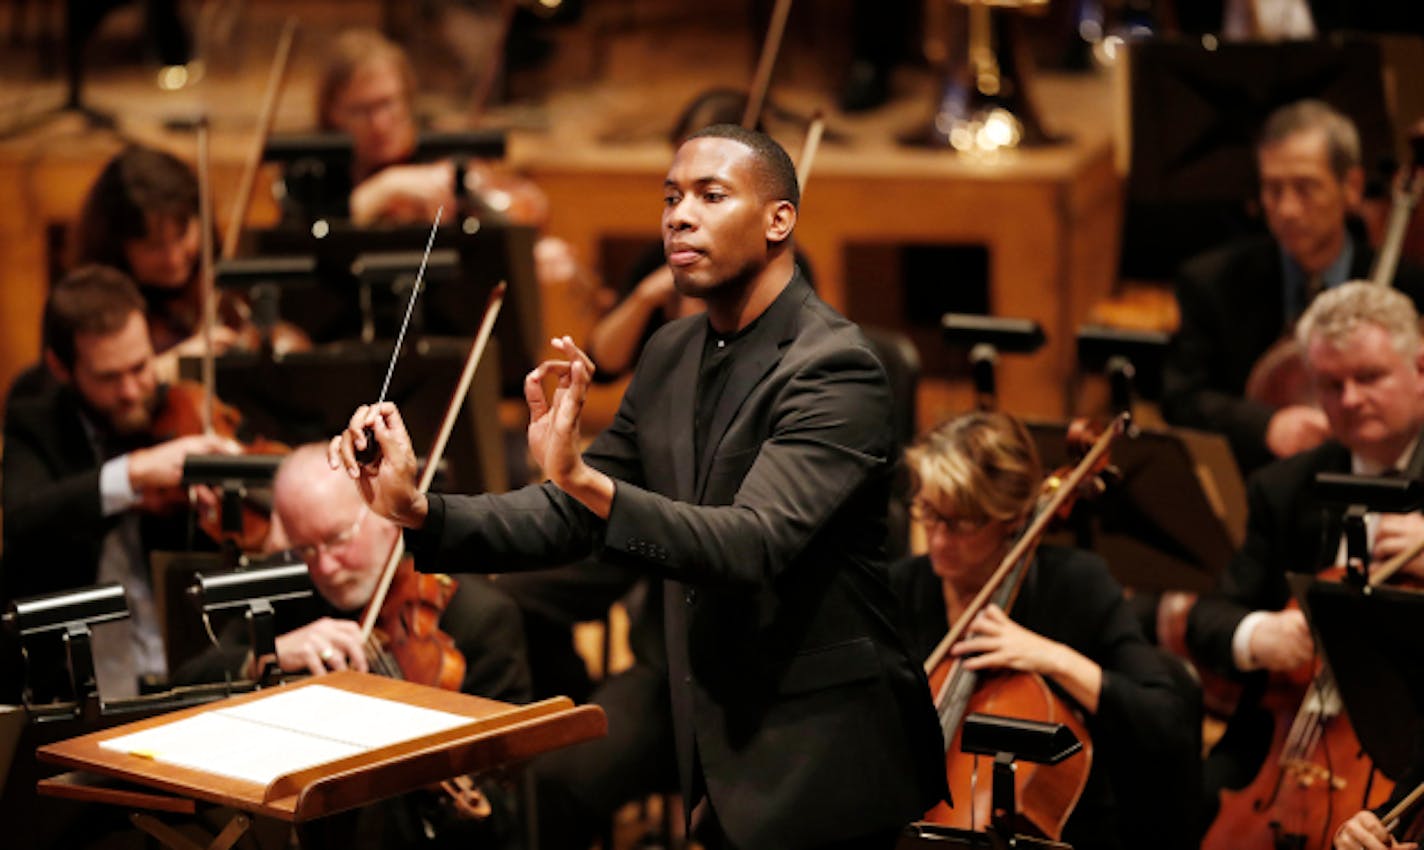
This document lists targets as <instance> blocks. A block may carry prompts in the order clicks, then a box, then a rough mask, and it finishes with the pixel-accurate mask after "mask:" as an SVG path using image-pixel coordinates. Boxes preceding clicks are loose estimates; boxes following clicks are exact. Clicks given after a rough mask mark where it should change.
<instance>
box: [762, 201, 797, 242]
mask: <svg viewBox="0 0 1424 850" xmlns="http://www.w3.org/2000/svg"><path fill="white" fill-rule="evenodd" d="M795 230H796V206H795V205H794V204H792V203H791V202H790V201H775V202H773V203H772V205H771V207H770V215H769V216H768V217H767V222H766V241H768V242H785V241H786V240H787V239H790V238H791V234H792V233H793V232H794V231H795Z"/></svg>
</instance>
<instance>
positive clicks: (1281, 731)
mask: <svg viewBox="0 0 1424 850" xmlns="http://www.w3.org/2000/svg"><path fill="white" fill-rule="evenodd" d="M1420 552H1424V539H1422V540H1420V541H1418V542H1417V543H1415V544H1413V545H1412V546H1409V547H1407V548H1406V549H1404V550H1403V551H1401V552H1399V553H1398V554H1397V555H1395V556H1394V557H1392V558H1390V559H1389V560H1388V561H1386V562H1385V563H1384V564H1382V565H1380V566H1379V567H1376V568H1375V569H1373V570H1371V571H1370V575H1369V580H1368V581H1369V586H1370V587H1380V586H1383V585H1384V584H1385V583H1386V582H1389V581H1390V580H1391V579H1392V578H1394V577H1395V575H1396V574H1397V573H1398V572H1399V571H1400V570H1401V569H1403V567H1404V566H1405V565H1406V564H1407V563H1409V562H1410V561H1411V560H1413V559H1414V558H1415V557H1416V556H1417V555H1418V554H1419V553H1420ZM1343 574H1344V568H1343V567H1340V566H1335V567H1331V568H1330V569H1328V570H1325V571H1324V572H1322V573H1321V574H1320V577H1321V578H1322V579H1324V580H1332V579H1333V580H1338V579H1339V578H1340V577H1341V576H1342V575H1343ZM1290 605H1291V606H1294V605H1296V602H1295V601H1294V600H1292V601H1291V603H1290ZM1261 706H1262V708H1263V709H1265V710H1266V711H1268V712H1270V714H1271V715H1272V720H1273V722H1274V724H1275V726H1274V731H1273V735H1272V739H1271V749H1270V751H1269V752H1268V754H1267V756H1266V760H1265V762H1264V763H1263V765H1262V768H1261V770H1259V771H1258V772H1257V774H1256V777H1255V779H1253V780H1252V781H1251V783H1250V784H1249V785H1247V786H1246V787H1245V788H1242V789H1240V790H1237V791H1231V790H1228V791H1224V792H1222V797H1221V811H1220V814H1219V815H1218V816H1217V819H1216V821H1215V822H1214V823H1213V824H1212V826H1211V828H1210V830H1208V832H1207V834H1206V837H1205V839H1204V840H1203V841H1202V847H1203V848H1204V850H1218V848H1219V850H1228V848H1230V850H1237V848H1243V850H1256V849H1257V848H1259V850H1273V848H1277V847H1282V846H1289V847H1297V848H1320V850H1328V848H1329V847H1330V845H1331V841H1332V839H1333V836H1334V835H1335V833H1336V832H1338V831H1339V829H1340V826H1341V825H1342V824H1343V823H1344V822H1345V820H1347V819H1348V818H1349V816H1350V815H1351V814H1352V813H1353V812H1356V811H1358V810H1360V809H1369V808H1376V807H1378V806H1380V805H1383V803H1384V802H1385V801H1386V800H1387V799H1388V798H1389V796H1390V792H1391V791H1392V790H1393V787H1394V783H1392V782H1390V781H1389V780H1388V779H1383V778H1380V777H1378V775H1377V774H1376V772H1375V769H1374V762H1373V761H1372V760H1371V759H1370V758H1369V757H1368V756H1367V755H1366V754H1365V752H1364V749H1363V748H1362V747H1361V745H1360V742H1359V739H1358V738H1357V737H1356V736H1355V730H1354V727H1353V726H1351V725H1350V719H1349V717H1348V716H1347V715H1346V714H1345V712H1344V707H1343V706H1342V705H1341V703H1340V698H1339V695H1338V692H1337V691H1336V688H1335V683H1334V679H1333V677H1332V676H1331V674H1330V669H1329V667H1327V666H1326V665H1325V663H1324V661H1323V660H1320V659H1317V660H1316V661H1314V662H1311V663H1308V664H1307V665H1306V666H1305V667H1303V668H1298V669H1296V670H1293V671H1290V672H1288V673H1275V674H1272V675H1271V679H1270V684H1269V685H1268V686H1267V688H1266V691H1265V693H1264V694H1263V696H1262V698H1261ZM1411 802H1412V801H1411ZM1385 820H1389V819H1388V818H1386V819H1385Z"/></svg>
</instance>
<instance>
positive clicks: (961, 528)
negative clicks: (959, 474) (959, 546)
mask: <svg viewBox="0 0 1424 850" xmlns="http://www.w3.org/2000/svg"><path fill="white" fill-rule="evenodd" d="M910 517H911V518H912V519H914V521H915V522H918V523H919V524H920V525H923V526H924V527H925V531H927V532H928V531H933V530H934V529H935V527H936V526H938V527H940V528H943V529H944V530H945V531H947V532H949V533H950V534H959V535H964V534H974V533H975V532H977V531H982V530H983V529H984V527H985V526H987V525H988V524H989V523H990V522H991V520H990V519H989V517H976V518H973V519H971V518H968V517H947V516H945V515H944V514H942V513H940V512H939V511H937V510H935V509H934V507H932V506H931V505H930V503H929V502H926V501H925V500H924V499H915V500H914V501H912V502H910Z"/></svg>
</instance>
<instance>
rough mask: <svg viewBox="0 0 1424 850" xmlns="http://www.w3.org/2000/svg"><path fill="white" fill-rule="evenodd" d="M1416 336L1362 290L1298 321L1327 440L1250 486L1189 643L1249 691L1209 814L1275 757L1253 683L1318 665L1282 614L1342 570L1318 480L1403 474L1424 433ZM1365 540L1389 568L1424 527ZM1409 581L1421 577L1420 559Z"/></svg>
mask: <svg viewBox="0 0 1424 850" xmlns="http://www.w3.org/2000/svg"><path fill="white" fill-rule="evenodd" d="M1418 324H1419V318H1418V314H1417V313H1416V311H1415V309H1414V306H1413V304H1412V303H1411V302H1410V300H1409V298H1407V297H1406V296H1405V295H1403V294H1402V293H1401V292H1399V291H1398V290H1395V289H1391V288H1387V287H1381V286H1376V285H1374V284H1370V283H1364V282H1351V283H1347V284H1344V285H1342V286H1340V287H1337V288H1335V289H1331V290H1328V291H1326V292H1324V293H1322V294H1321V295H1320V296H1319V297H1318V298H1317V299H1316V300H1315V301H1314V302H1313V303H1312V304H1311V306H1310V308H1309V309H1308V310H1307V311H1306V313H1305V314H1304V315H1303V316H1302V317H1301V320H1300V323H1299V326H1298V328H1297V331H1296V334H1297V338H1298V340H1299V341H1300V344H1301V348H1302V350H1303V351H1304V352H1305V365H1306V368H1307V370H1308V372H1309V374H1310V375H1311V377H1312V379H1313V383H1314V386H1315V388H1316V390H1317V392H1318V393H1319V397H1320V403H1321V407H1322V409H1323V411H1324V414H1325V417H1326V421H1327V423H1328V426H1329V438H1328V439H1327V440H1325V441H1324V442H1323V443H1322V444H1321V445H1319V446H1317V447H1316V448H1314V449H1311V450H1310V451H1307V452H1303V453H1301V454H1298V455H1295V456H1293V457H1290V458H1285V459H1283V460H1279V461H1276V462H1275V463H1272V464H1270V465H1268V466H1266V467H1264V468H1262V469H1261V470H1259V471H1258V472H1257V473H1256V474H1254V475H1253V476H1252V477H1251V479H1250V481H1249V483H1248V504H1249V510H1250V515H1249V518H1248V521H1247V530H1246V541H1245V543H1244V545H1243V546H1242V548H1241V549H1240V551H1239V552H1237V553H1236V555H1235V557H1234V558H1233V559H1232V560H1231V563H1230V564H1229V565H1227V568H1226V570H1225V572H1223V573H1222V576H1221V579H1220V581H1219V584H1218V587H1217V588H1216V590H1215V591H1214V592H1213V593H1212V594H1210V595H1206V596H1203V597H1202V598H1201V599H1200V600H1199V601H1198V602H1197V604H1196V605H1195V607H1194V608H1193V609H1192V611H1191V613H1190V615H1189V618H1188V627H1187V642H1188V644H1189V646H1190V648H1191V650H1192V652H1193V653H1194V655H1195V656H1196V658H1197V659H1198V660H1199V661H1201V662H1204V663H1206V664H1208V665H1210V666H1211V667H1212V668H1214V669H1216V670H1217V671H1219V672H1223V673H1226V674H1229V675H1233V676H1235V677H1238V678H1242V677H1245V678H1247V681H1248V682H1249V684H1248V688H1247V690H1246V692H1245V693H1243V695H1242V698H1241V700H1240V703H1239V704H1238V707H1237V709H1236V712H1235V714H1234V715H1233V717H1232V718H1231V721H1230V723H1229V724H1228V726H1227V729H1226V732H1225V734H1224V735H1223V736H1222V739H1221V741H1220V742H1219V743H1218V744H1217V746H1216V747H1215V748H1214V749H1213V750H1212V752H1211V753H1210V755H1209V757H1208V759H1207V762H1206V766H1205V777H1204V779H1205V783H1206V792H1207V802H1208V805H1210V806H1211V807H1213V809H1214V807H1215V805H1216V794H1217V792H1218V791H1219V790H1220V789H1222V788H1240V787H1243V786H1245V785H1246V784H1247V783H1249V782H1250V781H1251V779H1252V777H1254V776H1255V775H1256V773H1257V771H1258V770H1259V768H1260V767H1261V764H1260V762H1261V759H1262V757H1263V756H1264V754H1265V752H1266V751H1267V749H1269V746H1270V736H1271V724H1270V721H1269V718H1268V717H1263V713H1262V710H1261V708H1260V707H1259V705H1258V701H1259V697H1260V689H1261V688H1262V687H1263V686H1264V678H1265V677H1264V676H1262V675H1259V674H1258V673H1257V671H1266V672H1286V671H1290V670H1293V669H1295V668H1297V667H1299V666H1301V665H1303V664H1305V663H1307V662H1309V661H1310V660H1311V659H1312V657H1313V654H1314V644H1313V641H1312V638H1311V634H1310V630H1309V627H1308V625H1307V623H1306V620H1305V617H1304V615H1303V614H1302V613H1301V612H1300V611H1299V610H1298V609H1288V610H1287V609H1286V606H1287V603H1288V602H1289V601H1290V591H1289V588H1288V586H1287V582H1286V572H1287V571H1292V572H1303V573H1314V572H1319V571H1320V570H1322V569H1324V568H1326V567H1329V566H1331V565H1334V564H1336V563H1340V562H1341V560H1340V558H1341V555H1342V548H1343V543H1342V540H1341V529H1342V520H1341V511H1340V510H1338V509H1326V508H1323V507H1321V506H1319V505H1318V504H1317V503H1316V502H1315V501H1314V499H1313V497H1312V495H1311V491H1312V485H1313V481H1314V478H1315V475H1316V473H1319V472H1342V473H1355V474H1367V475H1370V474H1374V475H1377V474H1381V473H1384V472H1386V471H1389V470H1394V469H1401V468H1403V467H1404V466H1405V465H1406V463H1407V462H1408V461H1409V459H1410V457H1411V454H1412V452H1414V451H1415V450H1416V448H1417V446H1418V440H1419V435H1420V432H1421V428H1424V348H1421V344H1420V335H1419V327H1418ZM1369 529H1370V546H1371V551H1370V554H1371V556H1372V557H1373V558H1374V559H1375V560H1376V561H1382V560H1385V559H1388V558H1389V557H1391V556H1392V555H1395V554H1398V553H1400V552H1402V551H1404V550H1405V549H1406V548H1408V547H1409V545H1410V544H1412V543H1413V542H1414V541H1417V540H1419V539H1420V537H1421V536H1424V517H1421V516H1420V515H1419V514H1404V515H1395V514H1387V515H1378V516H1377V517H1375V518H1373V519H1371V520H1370V521H1369ZM1404 570H1405V571H1406V572H1408V573H1412V574H1414V575H1416V576H1417V575H1424V558H1415V559H1414V560H1413V561H1412V562H1410V563H1409V564H1408V565H1407V566H1406V567H1405V568H1404ZM1263 736H1264V739H1265V740H1262V737H1263Z"/></svg>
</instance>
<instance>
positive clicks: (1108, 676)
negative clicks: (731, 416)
mask: <svg viewBox="0 0 1424 850" xmlns="http://www.w3.org/2000/svg"><path fill="white" fill-rule="evenodd" d="M890 584H891V588H892V589H893V590H894V591H895V595H896V597H897V598H898V599H899V600H900V604H901V606H902V608H903V610H904V612H905V614H906V616H907V617H908V618H909V628H910V631H911V635H912V640H913V648H914V651H915V652H916V654H917V655H916V657H918V658H926V657H928V656H929V654H930V653H931V652H932V651H933V650H934V648H935V646H936V645H937V644H938V643H939V641H940V639H942V638H943V637H944V636H945V634H946V633H947V632H948V631H949V624H948V619H947V614H946V612H945V607H944V591H943V588H942V586H941V584H940V580H939V578H938V577H937V576H936V575H935V574H934V570H933V568H932V567H931V566H930V562H929V558H928V557H927V556H920V557H916V558H909V559H907V560H903V561H900V562H898V563H896V564H894V565H893V566H891V568H890ZM1009 615H1010V617H1012V619H1013V620H1014V621H1015V622H1017V623H1019V624H1020V625H1022V626H1023V627H1024V628H1026V629H1028V630H1029V631H1032V632H1034V633H1035V634H1039V635H1042V636H1044V637H1046V638H1048V639H1050V640H1054V641H1057V642H1059V643H1062V644H1065V645H1067V646H1070V647H1072V648H1073V649H1075V650H1077V651H1078V652H1080V653H1082V654H1083V655H1085V656H1087V657H1088V658H1090V659H1091V660H1092V661H1094V662H1095V663H1097V664H1098V666H1100V667H1101V668H1102V670H1103V688H1102V694H1101V695H1100V697H1099V701H1098V710H1097V712H1096V713H1095V714H1093V715H1091V716H1087V717H1086V721H1087V724H1088V731H1089V732H1090V733H1091V735H1092V745H1093V768H1092V772H1091V774H1090V775H1089V779H1088V785H1087V787H1086V788H1085V789H1084V791H1083V796H1082V797H1081V798H1080V799H1079V801H1078V804H1077V806H1076V807H1075V808H1074V810H1073V815H1072V816H1071V817H1070V818H1069V819H1068V824H1067V827H1066V828H1065V830H1064V834H1063V840H1064V841H1066V842H1068V843H1069V844H1071V845H1072V846H1073V847H1075V848H1078V850H1103V849H1104V848H1113V847H1124V848H1127V847H1144V846H1153V847H1174V848H1181V850H1186V848H1187V847H1191V846H1194V844H1193V843H1192V839H1193V838H1194V836H1193V834H1192V830H1193V827H1194V826H1195V822H1196V817H1197V815H1196V810H1195V808H1194V807H1195V804H1196V796H1197V793H1198V791H1197V786H1198V782H1199V780H1198V778H1197V777H1198V770H1199V764H1200V755H1199V754H1200V741H1201V736H1200V734H1199V732H1200V728H1201V726H1200V721H1201V718H1200V709H1199V703H1200V697H1199V694H1197V693H1196V692H1195V691H1194V690H1193V689H1192V688H1191V686H1190V685H1186V686H1183V685H1181V684H1179V680H1178V678H1177V677H1176V676H1174V674H1173V671H1172V669H1170V667H1169V665H1170V664H1171V663H1172V660H1171V659H1168V658H1165V657H1163V655H1162V654H1161V653H1160V652H1158V651H1157V650H1156V649H1155V648H1154V647H1152V646H1151V645H1149V644H1148V643H1147V640H1146V639H1145V638H1144V637H1143V636H1142V632H1141V630H1140V629H1139V628H1138V626H1137V622H1136V620H1135V619H1134V618H1133V616H1132V613H1131V612H1130V610H1129V609H1128V606H1127V604H1126V603H1125V602H1124V600H1123V596H1122V588H1121V587H1119V586H1118V584H1117V582H1116V581H1114V580H1113V578H1112V576H1111V575H1110V574H1109V573H1108V569H1107V565H1106V564H1105V563H1103V561H1102V559H1101V558H1099V557H1097V556H1096V555H1092V554H1090V553H1087V552H1083V551H1079V550H1076V549H1066V548H1063V547H1058V546H1041V547H1039V549H1038V557H1037V559H1036V561H1035V562H1034V564H1033V565H1032V566H1031V567H1030V568H1029V571H1028V574H1027V575H1025V576H1024V583H1023V588H1022V589H1021V591H1020V592H1019V596H1018V600H1017V601H1016V602H1015V603H1014V606H1013V609H1012V611H1010V614H1009ZM956 802H958V801H956Z"/></svg>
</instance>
